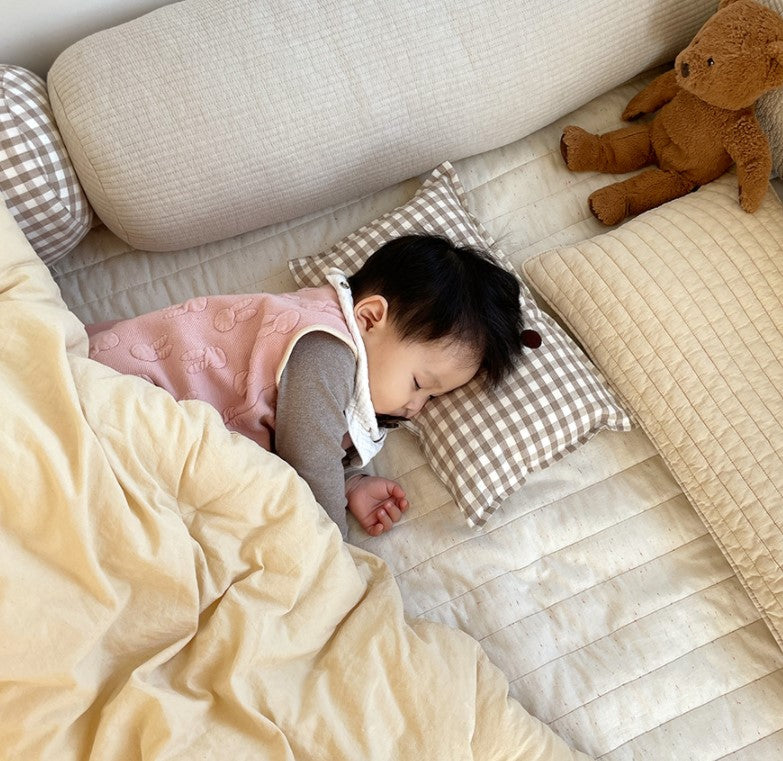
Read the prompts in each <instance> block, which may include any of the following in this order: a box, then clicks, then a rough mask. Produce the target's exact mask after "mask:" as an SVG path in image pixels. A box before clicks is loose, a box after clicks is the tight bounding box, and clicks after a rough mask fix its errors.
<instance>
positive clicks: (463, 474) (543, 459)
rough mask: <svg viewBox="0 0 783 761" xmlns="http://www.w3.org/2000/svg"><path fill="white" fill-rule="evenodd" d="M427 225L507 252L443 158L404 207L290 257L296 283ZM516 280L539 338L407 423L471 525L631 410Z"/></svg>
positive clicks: (627, 423) (353, 266)
mask: <svg viewBox="0 0 783 761" xmlns="http://www.w3.org/2000/svg"><path fill="white" fill-rule="evenodd" d="M417 232H426V233H434V234H438V235H445V236H446V237H448V238H450V239H451V240H452V241H454V242H455V243H457V244H460V245H469V246H475V247H477V248H481V249H484V250H486V251H490V252H491V253H492V254H493V255H494V256H495V258H496V259H497V260H498V262H499V263H500V264H501V265H502V266H503V267H505V268H506V269H508V270H510V271H511V272H513V271H514V269H513V267H512V266H511V264H510V262H509V260H508V259H507V258H506V257H505V255H504V254H503V253H502V252H501V251H500V250H499V249H498V247H497V246H496V245H495V243H494V241H493V240H492V238H491V237H490V235H489V234H488V233H487V231H486V230H485V229H484V228H483V226H482V225H481V223H479V222H478V221H477V220H476V219H475V218H474V217H473V216H472V215H471V214H470V213H469V212H468V211H467V209H466V204H465V193H464V190H463V189H462V185H461V184H460V182H459V179H458V178H457V175H456V172H455V171H454V169H453V167H452V166H451V165H450V164H448V163H446V164H442V165H441V166H440V167H438V168H437V169H435V171H434V172H433V173H432V174H431V175H430V177H428V178H427V180H426V181H425V182H424V183H423V185H422V186H421V188H420V189H419V191H418V192H417V193H416V195H415V196H414V197H413V198H412V199H411V201H409V202H408V203H407V204H405V205H404V206H400V207H399V208H397V209H395V210H394V211H391V212H389V213H388V214H385V215H384V216H382V217H380V218H379V219H377V220H375V221H374V222H371V223H370V224H368V225H365V226H364V227H362V228H360V229H359V230H357V231H356V232H354V233H352V234H351V235H348V236H347V237H346V238H345V239H343V240H342V241H340V242H339V243H337V244H336V245H335V246H333V247H332V248H331V249H329V250H328V251H326V252H324V253H322V254H319V255H317V256H313V257H308V258H303V259H294V260H292V261H290V262H289V267H290V269H291V273H292V274H293V276H294V279H295V280H296V282H297V283H298V284H299V285H300V286H301V287H305V286H313V285H319V284H322V283H323V282H324V273H325V272H326V271H327V270H328V269H329V268H330V267H339V268H340V269H342V270H343V271H344V272H346V273H347V274H352V273H353V272H355V271H356V270H357V269H359V267H360V266H361V264H362V262H363V261H364V260H365V259H366V258H367V257H368V256H369V255H370V254H371V253H372V252H373V251H375V250H376V249H377V248H378V247H379V246H381V245H382V244H383V243H385V242H386V241H388V240H390V239H391V238H394V237H397V236H400V235H406V234H409V233H417ZM520 285H521V300H522V309H523V313H524V317H525V327H526V328H532V329H533V330H536V331H538V332H539V333H540V334H541V337H542V344H541V347H540V348H538V349H526V350H525V355H524V359H523V361H522V362H521V363H520V365H519V366H518V367H517V369H516V370H515V371H514V372H513V373H512V375H511V376H510V377H509V378H507V379H506V380H505V381H504V382H503V383H502V384H501V385H500V386H499V387H498V388H496V389H489V388H485V387H484V385H483V384H482V383H481V381H480V380H478V379H474V380H473V381H471V382H470V383H468V384H467V385H466V386H463V387H462V388H459V389H457V390H455V391H452V392H451V393H449V394H446V395H445V396H440V397H437V398H435V399H433V400H432V401H430V402H428V403H427V405H426V407H425V408H424V409H423V411H422V412H421V413H419V414H418V415H417V416H416V417H415V418H414V419H413V420H411V421H410V422H409V423H406V426H407V427H409V428H410V429H411V430H412V431H413V432H414V433H415V434H416V435H417V436H418V437H419V440H420V442H421V444H422V447H423V450H424V454H425V456H426V457H427V459H428V460H429V462H430V464H431V466H432V468H433V470H434V471H435V473H436V474H437V475H438V477H439V478H440V479H441V480H442V481H443V483H444V484H445V485H446V487H447V488H448V490H449V492H450V493H451V495H452V496H453V497H454V500H455V502H456V503H457V505H458V506H459V507H460V509H461V510H462V512H463V513H464V514H465V517H466V518H467V521H468V523H469V524H470V525H472V526H481V525H483V524H484V523H485V522H486V521H487V519H488V518H489V516H490V515H492V513H493V512H494V511H495V509H496V508H497V507H498V505H499V503H500V501H501V500H502V499H503V498H504V497H506V496H508V495H509V494H511V493H512V492H513V491H515V490H516V489H517V488H519V487H520V486H521V485H522V484H523V483H524V481H525V478H526V477H527V474H528V473H529V472H530V471H531V470H540V469H542V468H544V467H546V466H547V465H549V464H551V463H552V462H554V461H555V460H557V459H559V458H560V457H562V456H563V455H564V454H566V453H567V452H570V451H572V450H574V449H575V448H576V447H578V446H579V445H580V444H582V443H584V442H585V441H586V440H587V439H588V438H590V436H592V435H593V434H594V433H596V432H597V431H599V430H601V429H602V428H608V429H611V430H615V431H627V430H630V428H631V419H630V417H629V416H628V414H627V413H626V412H625V411H624V410H623V408H622V407H621V406H620V405H619V404H618V403H617V401H616V400H615V398H614V396H613V394H612V392H611V391H610V390H609V389H608V387H607V386H606V385H605V384H604V382H603V380H602V378H601V376H600V375H599V373H598V371H597V370H596V369H595V368H594V367H593V365H592V364H591V363H590V361H589V360H588V359H587V357H586V356H585V355H584V354H583V353H582V351H581V350H580V349H579V348H578V347H577V346H576V344H575V343H574V342H573V341H572V340H571V339H570V338H569V337H568V335H566V333H565V332H564V331H563V330H562V329H561V328H560V327H559V326H558V325H557V323H555V322H554V320H552V318H551V317H549V316H548V315H547V314H546V313H544V312H542V311H541V310H540V309H539V308H538V306H537V305H536V303H535V301H534V300H533V297H532V296H531V295H530V292H529V290H528V289H527V288H526V287H525V285H524V284H522V283H520Z"/></svg>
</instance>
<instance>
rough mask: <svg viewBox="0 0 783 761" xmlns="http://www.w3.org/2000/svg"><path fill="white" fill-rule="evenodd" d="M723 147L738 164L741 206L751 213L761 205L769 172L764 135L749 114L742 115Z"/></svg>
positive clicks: (766, 142) (768, 150) (768, 157)
mask: <svg viewBox="0 0 783 761" xmlns="http://www.w3.org/2000/svg"><path fill="white" fill-rule="evenodd" d="M725 148H726V152H727V153H728V154H729V156H731V158H732V159H733V160H734V163H735V164H736V165H737V184H738V185H739V202H740V206H742V208H743V209H745V211H748V212H751V213H752V212H754V211H756V209H758V207H759V206H760V205H761V200H762V198H764V194H765V193H766V192H767V185H768V184H769V175H770V172H771V171H772V154H771V153H770V149H769V142H768V141H767V136H766V135H765V134H764V132H763V130H762V129H761V126H760V125H759V123H758V120H757V119H756V117H755V116H754V115H753V114H752V113H747V114H744V115H743V116H741V117H740V118H739V119H738V120H737V121H736V122H735V124H734V125H732V127H731V128H730V129H729V130H728V131H727V133H726V137H725Z"/></svg>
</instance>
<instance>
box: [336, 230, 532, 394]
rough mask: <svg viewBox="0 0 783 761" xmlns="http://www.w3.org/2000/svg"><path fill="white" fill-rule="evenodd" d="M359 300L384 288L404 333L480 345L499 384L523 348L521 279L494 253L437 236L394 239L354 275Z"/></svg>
mask: <svg viewBox="0 0 783 761" xmlns="http://www.w3.org/2000/svg"><path fill="white" fill-rule="evenodd" d="M348 282H349V284H350V286H351V291H352V292H353V298H354V301H359V300H360V299H362V298H364V297H365V296H369V295H372V294H376V293H377V294H380V295H381V296H383V297H384V298H385V299H386V301H387V302H388V304H389V318H390V320H391V322H392V324H393V325H394V327H395V328H396V329H397V331H398V333H399V335H400V338H401V339H403V340H410V341H437V340H438V339H443V338H448V339H453V340H455V341H457V342H460V343H462V342H464V343H466V344H467V345H468V346H472V347H475V349H476V356H477V358H478V359H479V372H482V373H483V374H484V377H485V378H486V380H487V381H489V383H491V384H492V385H497V384H498V383H499V382H500V381H501V380H503V378H505V377H506V375H508V374H509V373H510V372H511V370H513V368H514V366H515V364H516V361H517V360H518V358H519V357H520V355H521V354H522V339H521V337H520V333H521V331H522V324H523V317H522V310H521V308H520V303H519V282H518V281H517V279H516V277H514V275H513V274H512V273H510V272H508V271H507V270H505V269H504V268H503V267H501V266H500V265H498V264H497V263H496V262H495V261H494V260H493V259H492V258H491V257H490V256H489V254H487V253H485V252H484V251H481V250H479V249H476V248H471V247H469V246H457V245H455V244H453V243H452V242H451V241H449V240H447V239H446V238H442V237H439V236H435V235H405V236H402V237H399V238H394V239H393V240H390V241H389V242H388V243H385V244H384V245H383V246H381V247H380V248H379V249H378V250H377V251H375V253H373V254H372V256H370V258H369V259H367V261H366V262H365V263H364V265H363V266H362V268H361V269H360V270H359V271H358V272H356V273H355V274H354V275H351V276H350V277H349V278H348Z"/></svg>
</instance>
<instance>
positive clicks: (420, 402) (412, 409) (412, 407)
mask: <svg viewBox="0 0 783 761" xmlns="http://www.w3.org/2000/svg"><path fill="white" fill-rule="evenodd" d="M426 403H427V400H426V399H411V401H410V402H408V407H407V412H408V417H413V416H414V415H417V414H418V413H419V412H421V408H422V407H423V406H424V405H425V404H426Z"/></svg>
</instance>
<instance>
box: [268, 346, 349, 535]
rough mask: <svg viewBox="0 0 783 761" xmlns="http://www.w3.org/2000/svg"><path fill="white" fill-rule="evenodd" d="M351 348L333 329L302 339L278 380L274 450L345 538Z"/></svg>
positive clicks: (346, 530)
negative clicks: (329, 332) (345, 445)
mask: <svg viewBox="0 0 783 761" xmlns="http://www.w3.org/2000/svg"><path fill="white" fill-rule="evenodd" d="M355 374H356V359H355V358H354V355H353V352H352V351H351V349H350V348H349V347H348V346H347V345H346V344H345V343H344V342H343V341H341V340H340V339H338V338H335V337H334V336H332V335H329V334H328V333H323V332H320V331H319V332H316V333H309V334H308V335H306V336H303V337H302V338H300V339H299V341H298V342H297V344H296V346H295V347H294V350H293V351H292V352H291V356H290V358H289V359H288V363H287V364H286V367H285V370H284V371H283V375H282V377H281V378H280V383H279V384H278V395H277V408H276V412H275V439H274V448H275V452H276V453H277V454H278V455H279V456H280V457H282V458H283V459H284V460H285V461H286V462H288V463H289V464H290V465H291V466H293V468H294V469H295V470H296V471H297V473H299V475H300V476H301V477H302V478H303V479H304V480H305V481H307V483H308V485H309V486H310V488H311V489H312V491H313V494H314V495H315V498H316V501H317V502H318V503H319V504H320V505H321V506H322V507H323V508H324V509H325V510H326V512H327V513H328V515H329V517H330V518H331V519H332V520H333V521H334V522H335V523H336V524H337V525H338V526H339V527H340V532H341V533H342V535H343V536H345V535H346V534H347V532H348V523H347V520H346V512H345V508H346V499H345V470H344V467H343V458H344V456H345V450H344V449H343V438H344V437H345V434H346V433H347V432H348V422H347V420H346V417H345V409H346V407H347V406H348V402H349V401H350V399H351V396H352V395H353V391H354V385H355Z"/></svg>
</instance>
